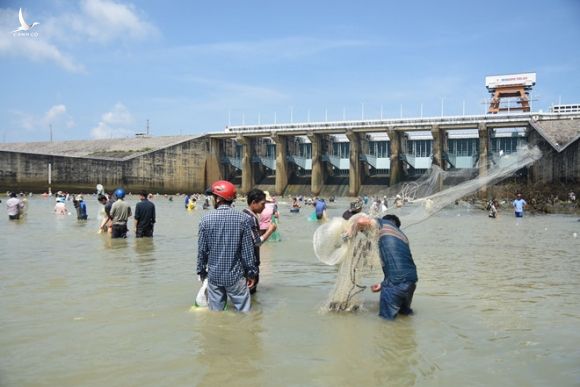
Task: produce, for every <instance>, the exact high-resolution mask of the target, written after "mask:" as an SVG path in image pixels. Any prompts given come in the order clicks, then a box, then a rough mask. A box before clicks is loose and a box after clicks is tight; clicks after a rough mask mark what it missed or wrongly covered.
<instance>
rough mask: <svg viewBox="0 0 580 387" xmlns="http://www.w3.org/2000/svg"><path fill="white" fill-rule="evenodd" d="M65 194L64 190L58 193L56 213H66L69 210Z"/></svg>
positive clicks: (55, 206)
mask: <svg viewBox="0 0 580 387" xmlns="http://www.w3.org/2000/svg"><path fill="white" fill-rule="evenodd" d="M65 200H66V198H65V196H64V194H63V193H62V191H58V193H57V194H56V204H55V205H54V213H55V214H57V215H66V214H68V210H67V209H66V204H65Z"/></svg>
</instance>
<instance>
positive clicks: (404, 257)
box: [356, 214, 418, 320]
mask: <svg viewBox="0 0 580 387" xmlns="http://www.w3.org/2000/svg"><path fill="white" fill-rule="evenodd" d="M368 227H379V229H380V231H379V253H380V256H381V264H382V266H383V274H384V275H385V277H384V279H383V282H381V283H379V284H375V285H373V286H371V290H372V291H373V292H381V297H380V306H379V316H381V317H382V318H384V319H387V320H393V319H394V318H395V317H397V315H398V314H404V315H409V314H412V313H413V310H412V309H411V302H412V301H413V294H414V293H415V289H416V288H417V281H418V276H417V267H416V266H415V262H414V261H413V255H412V254H411V247H410V245H409V240H408V239H407V236H406V235H405V234H404V233H403V232H402V231H401V229H400V228H399V227H401V221H400V220H399V218H398V217H397V216H396V215H392V214H387V215H385V216H383V218H382V219H376V220H372V219H370V218H368V217H362V218H360V219H359V221H358V223H357V225H356V228H357V229H364V228H368Z"/></svg>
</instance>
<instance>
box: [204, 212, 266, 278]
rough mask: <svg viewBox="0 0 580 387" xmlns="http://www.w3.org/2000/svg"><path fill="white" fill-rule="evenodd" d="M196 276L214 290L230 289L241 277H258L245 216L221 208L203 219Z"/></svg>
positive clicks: (251, 240) (249, 227)
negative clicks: (215, 288)
mask: <svg viewBox="0 0 580 387" xmlns="http://www.w3.org/2000/svg"><path fill="white" fill-rule="evenodd" d="M206 268H207V269H206ZM197 274H200V275H206V274H207V276H208V280H209V282H211V283H212V284H213V285H216V286H231V285H233V284H235V283H236V282H238V281H239V280H240V279H242V278H243V277H246V278H255V277H256V276H257V275H258V267H257V266H256V262H255V259H254V240H253V238H252V225H251V223H250V219H249V218H248V217H247V216H246V215H244V214H242V213H241V212H239V211H236V210H234V209H232V208H231V207H230V206H228V205H221V206H220V207H218V208H217V209H216V210H215V211H212V212H210V213H209V214H206V215H204V216H203V218H202V219H201V222H200V223H199V240H198V248H197Z"/></svg>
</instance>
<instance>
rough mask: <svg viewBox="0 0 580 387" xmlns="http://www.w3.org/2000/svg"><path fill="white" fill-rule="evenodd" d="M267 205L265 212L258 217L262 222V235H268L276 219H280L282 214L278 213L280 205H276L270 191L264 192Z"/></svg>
mask: <svg viewBox="0 0 580 387" xmlns="http://www.w3.org/2000/svg"><path fill="white" fill-rule="evenodd" d="M264 195H265V200H266V204H265V206H264V209H263V211H261V212H260V215H259V216H258V218H259V220H260V235H264V234H266V232H267V231H268V229H269V228H270V225H271V224H272V223H274V221H273V220H274V218H276V219H280V213H279V212H278V205H277V204H276V203H275V201H274V199H273V198H272V196H271V195H270V193H269V192H268V191H264Z"/></svg>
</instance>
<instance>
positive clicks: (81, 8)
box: [0, 0, 580, 142]
mask: <svg viewBox="0 0 580 387" xmlns="http://www.w3.org/2000/svg"><path fill="white" fill-rule="evenodd" d="M19 8H22V9H23V12H24V19H25V20H26V21H27V22H28V23H29V24H31V23H32V22H39V23H40V25H38V26H36V27H34V28H33V29H32V30H31V32H33V33H32V34H29V36H14V35H13V34H12V33H11V32H12V31H13V30H15V29H16V28H17V27H19V22H18V10H19ZM0 31H1V33H0V72H1V74H2V87H1V88H0V135H1V136H2V137H1V138H0V140H2V141H3V142H22V141H46V140H48V139H49V133H50V131H49V126H50V125H52V128H53V138H54V140H57V141H60V140H79V139H91V138H110V137H127V136H133V135H134V134H135V133H136V132H143V131H144V130H145V125H146V121H147V120H149V122H150V129H151V134H152V135H155V136H162V135H163V136H164V135H179V134H184V135H185V134H201V133H204V132H212V131H220V130H223V129H224V128H225V126H226V125H227V124H228V122H230V123H231V124H232V125H239V124H242V122H243V123H245V124H257V123H258V122H261V123H272V122H274V120H276V121H277V122H290V119H292V120H293V121H294V122H298V121H307V120H308V119H310V120H311V121H324V120H325V119H328V120H341V119H343V117H345V118H346V119H347V120H350V119H353V120H354V119H360V118H361V117H362V116H363V111H364V117H365V118H367V119H372V118H380V115H381V107H382V112H383V117H384V118H395V117H399V116H400V115H401V111H402V114H403V116H404V117H416V116H419V115H420V111H421V106H422V109H423V115H424V116H430V115H432V116H439V115H440V114H441V110H442V108H443V112H444V114H457V115H459V114H463V106H464V104H465V113H466V114H480V113H483V112H484V109H485V106H484V104H483V101H484V99H485V98H486V97H487V95H488V94H487V92H486V89H485V83H484V79H485V76H486V75H497V74H512V73H520V72H536V73H537V84H536V87H535V88H534V94H533V98H534V99H537V101H534V110H540V109H542V110H544V111H547V110H548V108H549V106H550V105H551V104H553V103H558V102H559V101H561V103H580V44H579V43H578V42H580V1H576V0H553V1H537V0H532V1H526V2H522V1H509V0H503V1H496V0H490V1H485V2H483V1H481V2H469V1H443V0H442V1H408V2H394V1H391V2H390V1H362V2H354V1H319V2H314V1H302V0H297V1H292V2H274V1H251V0H249V1H243V2H242V1H230V2H228V1H224V2H210V1H203V2H202V1H167V2H161V1H121V0H82V1H65V0H53V1H48V0H47V1H24V0H23V1H12V0H8V1H6V0H2V1H0Z"/></svg>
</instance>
